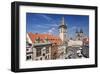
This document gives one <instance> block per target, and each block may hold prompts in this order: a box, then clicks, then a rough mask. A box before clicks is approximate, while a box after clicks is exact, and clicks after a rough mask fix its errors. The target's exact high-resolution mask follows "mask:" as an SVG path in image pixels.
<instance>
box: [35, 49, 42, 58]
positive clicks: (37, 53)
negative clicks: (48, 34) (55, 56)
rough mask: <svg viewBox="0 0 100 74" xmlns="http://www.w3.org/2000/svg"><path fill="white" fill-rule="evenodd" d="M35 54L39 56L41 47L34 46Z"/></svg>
mask: <svg viewBox="0 0 100 74" xmlns="http://www.w3.org/2000/svg"><path fill="white" fill-rule="evenodd" d="M36 56H37V57H39V56H41V48H39V47H38V48H36Z"/></svg>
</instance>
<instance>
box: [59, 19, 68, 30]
mask: <svg viewBox="0 0 100 74" xmlns="http://www.w3.org/2000/svg"><path fill="white" fill-rule="evenodd" d="M61 27H63V28H67V26H66V24H65V19H64V17H62V20H61V24H60V26H59V28H61Z"/></svg>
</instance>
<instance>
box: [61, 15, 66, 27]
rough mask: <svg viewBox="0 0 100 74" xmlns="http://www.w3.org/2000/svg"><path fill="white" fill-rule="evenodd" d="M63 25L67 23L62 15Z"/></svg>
mask: <svg viewBox="0 0 100 74" xmlns="http://www.w3.org/2000/svg"><path fill="white" fill-rule="evenodd" d="M61 25H65V19H64V17H62V21H61Z"/></svg>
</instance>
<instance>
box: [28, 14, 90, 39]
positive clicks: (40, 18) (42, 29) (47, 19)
mask: <svg viewBox="0 0 100 74" xmlns="http://www.w3.org/2000/svg"><path fill="white" fill-rule="evenodd" d="M62 17H64V19H65V23H66V25H67V30H68V34H69V37H74V36H75V31H76V29H78V30H80V28H81V29H83V32H84V33H85V35H87V36H89V16H82V15H63V14H39V13H26V27H27V28H26V31H27V32H32V33H42V34H43V33H51V34H53V35H59V31H58V27H59V25H60V23H61V20H62Z"/></svg>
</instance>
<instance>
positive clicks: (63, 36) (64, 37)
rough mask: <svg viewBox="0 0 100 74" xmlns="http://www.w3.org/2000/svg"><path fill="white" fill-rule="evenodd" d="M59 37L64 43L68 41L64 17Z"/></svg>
mask: <svg viewBox="0 0 100 74" xmlns="http://www.w3.org/2000/svg"><path fill="white" fill-rule="evenodd" d="M59 37H60V39H61V40H62V42H63V43H66V42H67V40H68V37H67V26H66V24H65V20H64V17H62V20H61V24H60V26H59Z"/></svg>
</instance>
